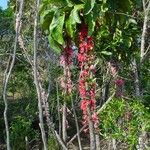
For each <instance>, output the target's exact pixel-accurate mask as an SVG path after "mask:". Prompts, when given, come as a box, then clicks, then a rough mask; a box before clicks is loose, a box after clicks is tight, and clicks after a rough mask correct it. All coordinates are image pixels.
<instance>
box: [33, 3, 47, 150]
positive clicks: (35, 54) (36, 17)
mask: <svg viewBox="0 0 150 150" xmlns="http://www.w3.org/2000/svg"><path fill="white" fill-rule="evenodd" d="M39 3H40V0H37V2H36V15H35V20H34V45H33V47H34V62H33V63H34V64H33V71H34V82H35V86H36V91H37V96H38V109H39V121H40V123H39V126H40V129H41V134H42V141H43V146H44V150H47V142H46V135H45V130H44V122H43V110H42V97H41V90H40V86H39V81H38V74H37V73H38V70H37V47H38V45H37V25H38V10H39Z"/></svg>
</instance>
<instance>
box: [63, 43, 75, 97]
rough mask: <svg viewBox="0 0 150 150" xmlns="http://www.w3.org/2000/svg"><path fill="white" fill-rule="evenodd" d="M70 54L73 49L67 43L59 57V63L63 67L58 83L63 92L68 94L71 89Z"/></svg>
mask: <svg viewBox="0 0 150 150" xmlns="http://www.w3.org/2000/svg"><path fill="white" fill-rule="evenodd" d="M72 55H73V51H72V48H71V44H69V43H67V46H66V47H65V48H64V51H63V53H62V55H61V57H60V65H61V66H62V67H63V71H64V73H63V76H62V77H61V78H60V85H61V87H62V89H63V90H64V93H65V94H70V93H71V91H72V81H71V72H70V66H71V65H72V63H73V62H72Z"/></svg>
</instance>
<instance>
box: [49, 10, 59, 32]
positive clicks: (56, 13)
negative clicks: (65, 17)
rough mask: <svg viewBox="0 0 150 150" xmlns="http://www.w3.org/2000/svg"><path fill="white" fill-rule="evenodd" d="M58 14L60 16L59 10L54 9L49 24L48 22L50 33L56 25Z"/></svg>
mask: <svg viewBox="0 0 150 150" xmlns="http://www.w3.org/2000/svg"><path fill="white" fill-rule="evenodd" d="M59 16H60V11H59V10H56V11H55V13H54V16H53V19H52V22H51V24H50V26H49V30H50V33H51V32H52V31H53V29H54V28H55V27H56V26H57V24H58V18H59Z"/></svg>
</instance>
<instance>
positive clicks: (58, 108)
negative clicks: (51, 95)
mask: <svg viewBox="0 0 150 150" xmlns="http://www.w3.org/2000/svg"><path fill="white" fill-rule="evenodd" d="M56 90H57V112H58V121H59V132H58V133H59V136H60V137H61V127H62V126H61V116H60V102H59V93H58V83H57V82H56Z"/></svg>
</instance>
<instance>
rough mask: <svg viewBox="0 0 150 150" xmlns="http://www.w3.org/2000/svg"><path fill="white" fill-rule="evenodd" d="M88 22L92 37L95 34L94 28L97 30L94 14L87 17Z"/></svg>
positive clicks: (89, 32)
mask: <svg viewBox="0 0 150 150" xmlns="http://www.w3.org/2000/svg"><path fill="white" fill-rule="evenodd" d="M86 22H87V24H88V34H89V35H90V36H91V35H92V33H93V32H94V28H95V20H94V18H93V13H92V12H91V13H90V14H88V15H87V20H86Z"/></svg>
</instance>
